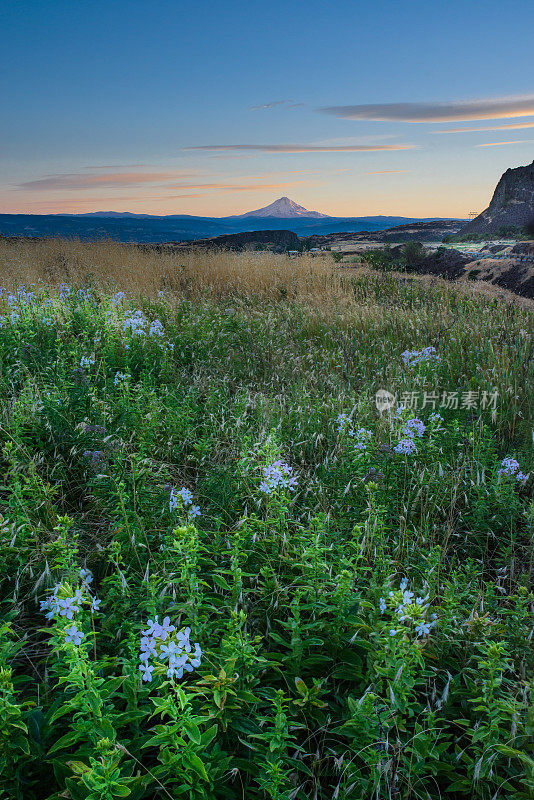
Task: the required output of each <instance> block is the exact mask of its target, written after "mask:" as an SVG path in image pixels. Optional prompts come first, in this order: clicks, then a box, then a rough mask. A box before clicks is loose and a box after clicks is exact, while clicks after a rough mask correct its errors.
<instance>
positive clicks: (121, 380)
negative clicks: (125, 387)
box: [113, 372, 128, 386]
mask: <svg viewBox="0 0 534 800" xmlns="http://www.w3.org/2000/svg"><path fill="white" fill-rule="evenodd" d="M126 380H128V376H127V375H125V374H124V372H116V373H115V377H114V378H113V384H114V386H118V385H119V383H124V381H126Z"/></svg>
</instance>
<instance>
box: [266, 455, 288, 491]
mask: <svg viewBox="0 0 534 800" xmlns="http://www.w3.org/2000/svg"><path fill="white" fill-rule="evenodd" d="M296 485H297V479H296V477H295V476H294V475H293V467H290V466H289V464H286V463H285V461H282V460H280V459H278V461H273V463H272V464H269V466H268V467H264V468H263V481H262V482H261V483H260V491H261V492H264V493H265V494H273V492H275V491H276V490H277V489H294V488H295V486H296Z"/></svg>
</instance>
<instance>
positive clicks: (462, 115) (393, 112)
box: [320, 95, 534, 122]
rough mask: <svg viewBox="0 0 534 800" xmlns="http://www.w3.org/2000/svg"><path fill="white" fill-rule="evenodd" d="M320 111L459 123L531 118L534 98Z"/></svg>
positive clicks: (356, 117)
mask: <svg viewBox="0 0 534 800" xmlns="http://www.w3.org/2000/svg"><path fill="white" fill-rule="evenodd" d="M320 110H321V111H323V112H325V113H326V114H333V115H334V116H335V117H340V118H342V119H351V120H370V121H374V122H454V121H457V122H463V121H469V120H477V119H508V118H510V117H532V116H534V95H526V96H522V97H494V98H492V99H479V100H460V101H455V102H451V103H371V104H367V105H354V106H328V107H326V108H322V109H320Z"/></svg>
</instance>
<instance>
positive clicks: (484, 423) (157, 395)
mask: <svg viewBox="0 0 534 800" xmlns="http://www.w3.org/2000/svg"><path fill="white" fill-rule="evenodd" d="M0 270H1V275H2V277H1V279H0V283H2V284H3V288H2V289H1V292H0V303H1V306H2V309H1V311H0V314H1V318H0V393H1V395H0V396H1V399H2V403H1V406H0V441H1V448H2V449H1V452H2V456H1V458H2V478H1V486H0V566H1V569H0V601H1V603H0V633H1V638H0V798H2V800H4V798H5V799H6V800H19V799H22V798H23V800H59V799H60V798H72V799H73V800H113V799H114V798H121V797H130V798H132V800H152V799H155V798H157V799H158V800H160V799H161V800H163V799H164V798H173V799H174V798H178V799H179V798H184V799H187V800H223V799H224V800H243V799H246V800H263V799H264V798H269V799H271V800H308V799H309V798H313V799H314V800H345V798H347V799H348V798H351V799H352V798H353V799H354V800H362V799H365V800H367V799H369V800H371V799H372V800H408V799H410V800H416V799H417V800H419V799H420V798H422V799H424V800H438V798H449V799H450V800H457V799H459V798H477V800H478V799H480V800H497V799H498V798H499V799H501V798H502V800H527V798H532V797H533V796H534V748H533V734H534V706H533V697H532V675H533V666H534V653H533V648H532V634H533V629H534V616H533V610H534V596H533V593H532V576H533V570H534V549H533V523H534V503H533V500H532V471H533V459H532V443H533V436H534V434H533V430H532V410H533V408H534V402H533V399H534V398H533V394H534V380H533V377H534V376H533V353H534V343H533V339H532V304H529V303H528V302H527V301H525V300H520V299H519V298H517V299H514V298H513V297H511V296H497V295H496V294H495V293H494V291H493V290H490V289H484V288H478V287H475V286H473V285H469V286H467V285H465V286H462V285H458V286H456V285H454V286H453V285H449V284H446V283H445V282H443V281H440V280H437V279H433V280H425V279H414V280H412V281H407V280H406V278H404V277H402V276H399V275H395V274H391V273H388V274H387V275H384V274H381V273H379V272H374V271H372V270H370V269H359V270H347V269H340V268H339V267H337V266H336V264H335V263H334V261H333V259H331V257H330V256H328V255H325V256H320V257H315V258H314V257H311V256H307V255H303V256H301V257H299V258H296V259H288V258H287V257H285V256H275V255H272V254H270V253H239V254H237V253H236V254H232V253H222V252H220V253H217V252H213V253H199V252H198V251H197V252H191V253H173V252H170V251H169V252H155V251H151V250H150V249H140V248H137V247H134V246H128V245H119V244H115V243H112V242H97V243H93V244H88V243H86V244H82V243H80V242H76V241H61V240H55V241H54V240H51V241H43V242H31V241H18V242H16V241H7V240H5V241H1V240H0ZM381 390H386V391H387V392H389V393H391V395H395V399H394V401H393V400H392V399H391V398H390V395H386V399H387V398H389V400H390V402H389V403H386V407H384V406H382V407H380V409H379V408H377V403H376V393H377V392H380V391H381Z"/></svg>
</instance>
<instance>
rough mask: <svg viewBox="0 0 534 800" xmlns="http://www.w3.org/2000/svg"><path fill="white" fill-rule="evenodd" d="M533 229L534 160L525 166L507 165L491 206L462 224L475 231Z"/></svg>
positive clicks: (496, 232) (464, 232) (491, 232)
mask: <svg viewBox="0 0 534 800" xmlns="http://www.w3.org/2000/svg"><path fill="white" fill-rule="evenodd" d="M525 230H526V231H529V232H533V231H534V161H533V162H532V164H529V165H528V166H526V167H517V168H516V169H507V170H506V172H505V173H504V175H502V177H501V179H500V181H499V183H498V184H497V187H496V189H495V191H494V193H493V197H492V198H491V203H490V204H489V206H488V208H486V210H485V211H483V212H482V213H481V214H479V215H478V217H475V219H474V220H473V221H472V222H470V223H468V224H467V225H466V226H465V228H462V232H461V233H462V236H463V235H464V234H472V233H482V234H485V233H489V234H497V235H499V234H501V233H503V234H506V233H507V232H512V231H518V232H519V231H525Z"/></svg>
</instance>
